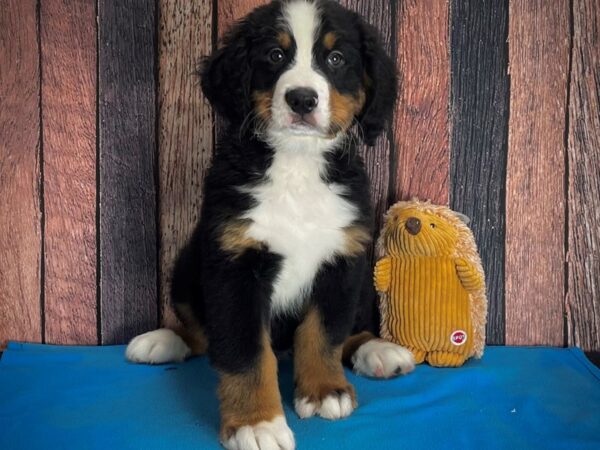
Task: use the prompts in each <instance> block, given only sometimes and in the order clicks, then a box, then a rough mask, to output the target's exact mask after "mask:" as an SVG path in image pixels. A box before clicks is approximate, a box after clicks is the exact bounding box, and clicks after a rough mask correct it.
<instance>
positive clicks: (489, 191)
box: [450, 0, 509, 345]
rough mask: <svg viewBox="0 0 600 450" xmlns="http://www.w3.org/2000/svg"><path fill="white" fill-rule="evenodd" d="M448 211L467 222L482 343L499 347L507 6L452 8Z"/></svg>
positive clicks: (475, 0) (477, 3) (457, 0)
mask: <svg viewBox="0 0 600 450" xmlns="http://www.w3.org/2000/svg"><path fill="white" fill-rule="evenodd" d="M450 23H451V46H450V48H451V53H450V54H451V66H452V73H451V96H450V101H451V104H450V111H451V130H452V131H451V158H450V206H451V207H452V209H455V210H456V211H460V212H462V213H464V214H466V215H467V216H469V217H470V218H471V224H470V226H471V229H472V230H473V234H474V235H475V239H476V242H477V245H478V248H479V252H480V254H481V259H482V262H483V267H484V270H485V273H486V284H487V291H488V322H487V342H488V343H489V344H496V345H501V344H504V233H505V222H504V210H505V208H504V199H505V179H506V178H505V177H506V158H507V150H508V108H509V105H508V100H509V79H508V73H507V70H508V43H507V38H508V2H507V1H506V2H497V1H490V0H484V1H481V0H467V1H463V0H454V1H453V2H452V4H451V22H450Z"/></svg>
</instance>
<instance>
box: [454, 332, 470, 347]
mask: <svg viewBox="0 0 600 450" xmlns="http://www.w3.org/2000/svg"><path fill="white" fill-rule="evenodd" d="M450 342H452V345H456V346H460V345H463V344H464V343H465V342H467V333H465V332H464V331H463V330H456V331H454V332H453V333H452V334H451V335H450Z"/></svg>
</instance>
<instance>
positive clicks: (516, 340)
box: [506, 0, 569, 345]
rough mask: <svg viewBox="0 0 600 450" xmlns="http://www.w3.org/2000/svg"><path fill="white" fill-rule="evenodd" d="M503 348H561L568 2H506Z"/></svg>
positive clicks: (562, 339)
mask: <svg viewBox="0 0 600 450" xmlns="http://www.w3.org/2000/svg"><path fill="white" fill-rule="evenodd" d="M509 64H510V77H511V93H510V120H509V140H508V163H507V186H506V343H507V344H509V345H532V344H544V345H562V344H563V343H564V336H563V328H564V322H563V309H564V270H565V269H564V263H565V254H564V239H565V186H564V175H565V148H564V133H565V113H566V107H567V105H566V99H567V92H566V89H567V72H568V66H569V2H568V1H567V0H557V1H553V2H546V1H543V0H535V1H534V0H523V1H514V2H511V3H510V11H509Z"/></svg>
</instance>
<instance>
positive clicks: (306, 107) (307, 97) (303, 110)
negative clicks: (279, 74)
mask: <svg viewBox="0 0 600 450" xmlns="http://www.w3.org/2000/svg"><path fill="white" fill-rule="evenodd" d="M285 101H286V102H287V104H288V105H290V108H292V111H294V112H295V113H297V114H300V115H303V114H308V113H309V112H311V111H312V110H313V109H315V108H316V107H317V104H318V103H319V96H318V95H317V93H316V92H315V91H314V90H313V89H310V88H296V89H292V90H291V91H288V92H287V93H286V94H285Z"/></svg>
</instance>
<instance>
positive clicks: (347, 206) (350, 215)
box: [244, 149, 357, 314]
mask: <svg viewBox="0 0 600 450" xmlns="http://www.w3.org/2000/svg"><path fill="white" fill-rule="evenodd" d="M324 169H325V160H324V157H323V154H322V152H307V151H297V150H296V149H285V150H280V151H277V152H276V154H275V156H274V159H273V163H272V165H271V167H270V168H269V170H268V171H267V177H266V181H265V182H264V183H262V184H260V185H259V186H256V187H253V188H250V189H248V192H249V193H250V194H251V195H252V196H253V197H254V199H255V200H256V202H257V204H256V206H255V207H254V208H253V209H251V210H250V211H248V212H247V213H246V214H245V216H244V217H245V218H248V219H251V220H252V225H251V226H250V228H249V230H248V235H249V236H250V237H252V238H254V239H256V240H258V241H262V242H265V243H266V244H267V245H268V246H269V249H270V250H271V251H272V252H274V253H277V254H279V255H281V256H283V262H282V267H281V270H280V272H279V274H278V276H277V279H276V281H275V284H274V290H273V294H272V298H271V308H272V312H273V313H274V314H280V313H283V312H288V311H289V312H292V311H294V310H295V309H296V308H297V307H299V306H300V305H301V304H302V301H303V300H304V298H305V296H306V293H307V291H308V290H309V289H310V288H311V286H312V282H313V280H314V277H315V275H316V274H317V272H318V270H319V268H320V267H321V265H322V264H323V263H324V262H326V261H330V260H332V259H333V257H334V256H335V254H336V253H338V252H341V251H342V249H343V248H344V245H345V235H344V231H343V229H344V227H347V226H349V225H350V224H352V222H353V221H354V220H355V219H356V217H357V209H356V207H355V206H354V205H352V204H351V203H349V202H348V201H347V200H345V199H344V198H343V197H341V195H340V194H342V193H343V189H344V188H343V187H342V186H340V185H337V184H333V183H331V184H327V183H325V182H324V181H323V179H322V178H321V176H320V174H321V172H323V170H324Z"/></svg>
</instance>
